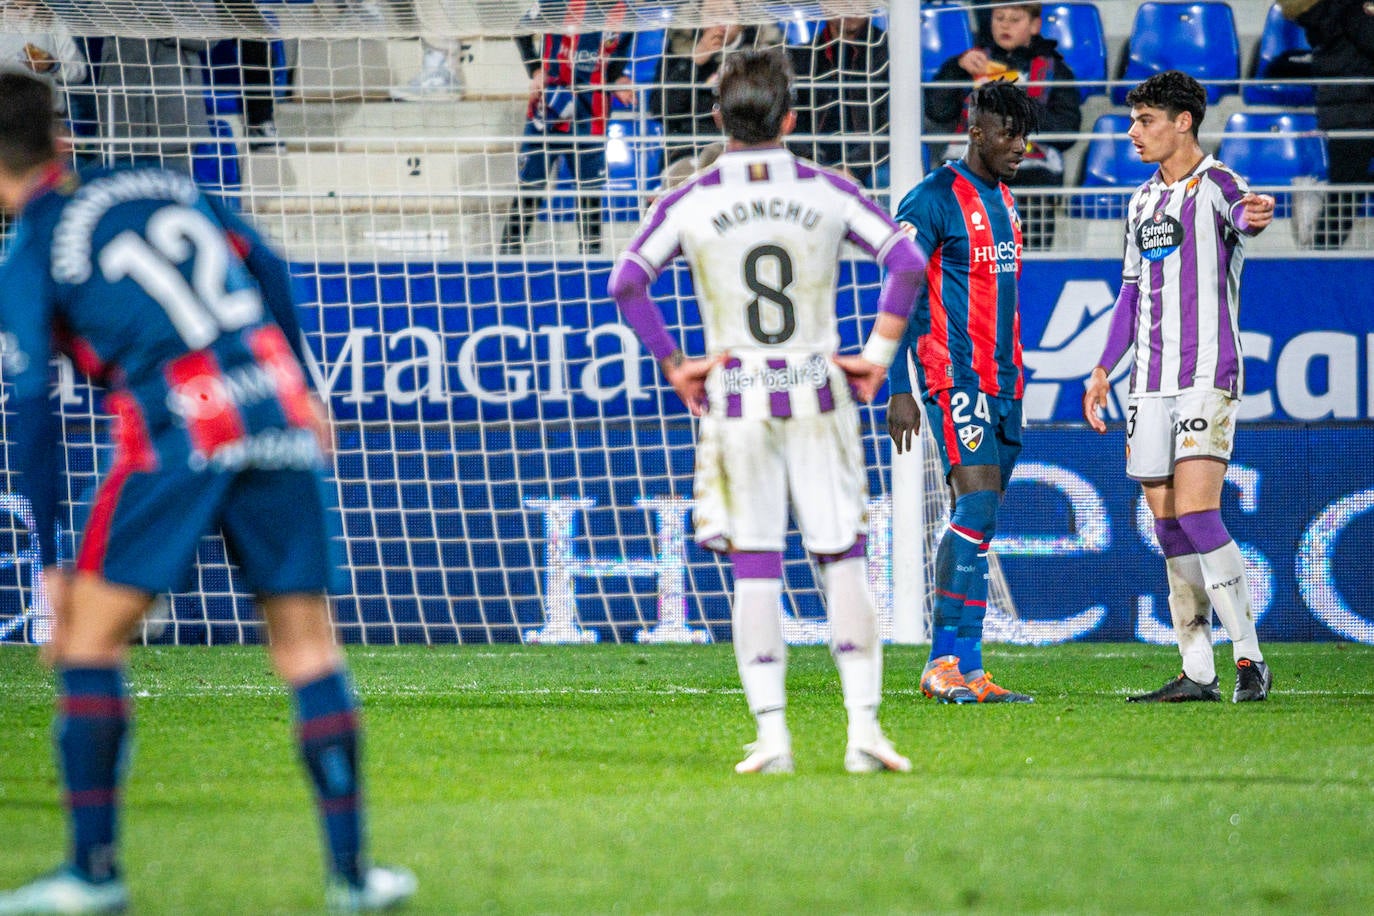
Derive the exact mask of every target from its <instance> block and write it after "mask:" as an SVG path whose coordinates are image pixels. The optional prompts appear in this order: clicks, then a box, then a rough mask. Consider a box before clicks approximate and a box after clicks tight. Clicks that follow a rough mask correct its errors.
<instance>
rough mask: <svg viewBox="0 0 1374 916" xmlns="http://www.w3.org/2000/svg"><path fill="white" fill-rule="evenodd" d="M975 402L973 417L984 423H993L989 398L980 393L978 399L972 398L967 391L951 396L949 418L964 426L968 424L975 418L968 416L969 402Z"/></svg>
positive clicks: (957, 392)
mask: <svg viewBox="0 0 1374 916" xmlns="http://www.w3.org/2000/svg"><path fill="white" fill-rule="evenodd" d="M970 401H972V402H973V416H974V417H977V418H978V419H980V420H982V421H983V422H984V423H991V422H992V413H991V412H990V411H989V410H988V396H987V395H986V394H984V393H983V392H981V391H980V392H978V397H977V398H976V399H975V398H972V397H970V396H969V393H968V392H967V391H956V392H954V393H952V394H951V395H950V396H949V417H950V419H951V420H953V421H954V422H955V423H957V424H959V425H961V426H962V425H963V424H965V423H968V422H969V421H970V420H971V419H973V417H970V416H969V415H968V408H969V402H970Z"/></svg>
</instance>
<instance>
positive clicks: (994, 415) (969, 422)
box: [887, 82, 1037, 703]
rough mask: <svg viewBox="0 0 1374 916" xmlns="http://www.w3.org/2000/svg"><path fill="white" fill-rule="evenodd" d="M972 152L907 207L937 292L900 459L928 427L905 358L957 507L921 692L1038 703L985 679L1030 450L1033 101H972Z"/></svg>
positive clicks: (939, 172) (899, 401)
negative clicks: (1000, 533) (1008, 501)
mask: <svg viewBox="0 0 1374 916" xmlns="http://www.w3.org/2000/svg"><path fill="white" fill-rule="evenodd" d="M969 117H970V122H969V123H970V125H971V126H970V127H969V132H968V137H969V143H968V150H967V152H965V154H964V157H963V158H962V159H960V160H958V161H957V162H948V163H946V164H945V165H943V166H941V167H940V168H938V169H936V170H935V171H934V172H932V173H931V174H929V175H928V176H926V178H925V180H924V181H922V182H921V183H920V184H919V185H917V186H916V188H915V189H914V190H912V191H911V193H910V194H908V195H907V196H906V197H905V198H904V199H903V200H902V203H901V206H900V207H899V208H898V210H897V220H898V222H900V223H901V225H902V226H903V227H904V228H905V229H906V230H907V232H908V233H910V234H911V236H912V238H914V239H915V240H916V245H917V246H918V247H919V248H920V249H921V251H922V252H923V253H924V254H925V256H926V259H927V265H926V281H927V282H926V293H925V295H924V296H922V298H921V301H920V303H919V304H918V305H917V311H916V316H915V317H914V318H913V319H912V322H911V325H910V326H909V327H908V328H907V332H906V337H905V339H904V342H905V346H904V347H903V349H902V352H900V353H899V354H898V355H897V359H896V361H895V362H894V363H893V364H892V372H891V375H890V382H891V386H892V395H891V398H890V400H889V401H888V407H887V426H888V432H889V433H890V434H891V436H892V441H893V443H894V444H895V447H896V448H897V451H899V452H901V451H903V450H905V449H906V448H909V447H910V445H911V442H912V438H911V437H913V436H915V435H917V434H918V433H919V431H920V427H921V411H920V407H919V406H918V405H917V403H916V399H915V397H914V396H913V394H912V388H911V380H910V377H909V374H908V372H907V363H906V354H907V351H908V350H910V351H911V352H912V353H913V354H914V355H915V363H916V369H917V374H918V375H919V377H920V385H921V393H922V400H923V401H924V403H925V411H926V415H927V417H928V418H929V421H930V423H931V429H932V432H933V433H934V434H935V441H936V443H937V445H938V447H939V449H940V457H941V459H942V461H943V462H944V467H945V476H946V479H947V480H948V481H949V484H950V487H951V489H952V491H953V497H954V511H953V513H952V517H951V518H950V524H949V528H948V529H947V530H946V531H945V533H944V536H943V537H942V538H941V540H940V546H939V549H938V550H937V551H936V554H935V589H936V595H935V613H934V618H935V619H934V620H933V621H932V630H933V632H932V640H931V651H930V661H929V662H928V663H927V665H926V668H925V671H924V672H922V675H921V689H922V691H924V692H925V694H926V695H927V696H933V697H936V698H938V699H939V700H941V701H942V702H946V703H972V702H980V703H1028V702H1030V701H1031V698H1030V697H1028V696H1026V695H1024V694H1020V693H1015V692H1013V691H1010V690H1006V689H1004V688H1002V687H999V686H997V685H996V684H994V683H993V681H992V678H991V677H990V676H989V675H988V674H987V672H986V671H984V670H983V617H984V615H985V614H986V613H987V594H988V585H987V571H988V560H987V552H988V545H989V542H991V540H992V537H993V533H994V531H995V530H996V526H997V507H998V504H999V502H1000V501H1001V497H1002V493H1003V491H1004V490H1005V489H1006V486H1007V481H1008V480H1010V478H1011V472H1012V468H1013V467H1015V465H1016V459H1017V456H1018V455H1019V454H1020V452H1021V396H1022V392H1023V387H1024V382H1023V380H1022V373H1021V329H1020V312H1019V302H1018V291H1017V282H1018V279H1019V277H1020V275H1021V221H1020V218H1019V217H1018V216H1017V213H1016V204H1015V202H1014V201H1013V200H1012V195H1011V191H1010V190H1008V189H1007V186H1006V185H1005V184H1004V183H1003V182H1005V181H1008V180H1010V179H1011V178H1013V177H1014V176H1015V175H1016V169H1017V167H1018V166H1019V165H1020V164H1021V160H1022V158H1023V157H1024V156H1025V151H1026V137H1027V136H1028V135H1029V134H1030V133H1031V132H1032V131H1033V130H1034V129H1035V127H1036V124H1037V120H1036V118H1037V112H1036V108H1035V105H1034V103H1033V102H1032V101H1031V100H1030V98H1029V97H1028V96H1027V95H1026V93H1025V92H1023V91H1022V90H1021V89H1020V88H1019V87H1017V86H1014V85H1012V84H1011V83H1008V82H991V83H986V84H984V85H982V86H980V87H978V88H977V89H975V90H974V91H973V93H972V94H971V95H970V96H969Z"/></svg>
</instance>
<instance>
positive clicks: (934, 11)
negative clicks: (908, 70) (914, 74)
mask: <svg viewBox="0 0 1374 916" xmlns="http://www.w3.org/2000/svg"><path fill="white" fill-rule="evenodd" d="M973 44H974V37H973V23H972V21H971V20H970V19H969V11H968V7H966V6H964V5H962V4H953V5H949V4H938V3H932V4H923V5H922V6H921V80H922V82H926V81H929V80H933V79H934V78H935V74H936V73H937V72H938V71H939V69H940V65H941V64H943V63H944V62H945V61H946V60H947V59H949V58H951V57H953V56H954V55H956V54H962V53H964V52H965V51H967V50H968V49H969V48H971V47H973Z"/></svg>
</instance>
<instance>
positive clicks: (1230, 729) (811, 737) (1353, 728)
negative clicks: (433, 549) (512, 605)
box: [0, 643, 1374, 914]
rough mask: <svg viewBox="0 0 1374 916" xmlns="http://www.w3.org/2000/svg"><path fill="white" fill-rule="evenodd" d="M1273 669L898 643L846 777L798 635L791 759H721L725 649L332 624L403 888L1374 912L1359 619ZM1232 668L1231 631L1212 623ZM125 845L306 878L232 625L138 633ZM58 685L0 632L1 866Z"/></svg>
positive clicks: (155, 875)
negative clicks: (993, 703)
mask: <svg viewBox="0 0 1374 916" xmlns="http://www.w3.org/2000/svg"><path fill="white" fill-rule="evenodd" d="M1268 649H1269V660H1270V662H1271V664H1272V666H1273V668H1274V670H1275V676H1276V681H1275V685H1276V686H1275V694H1274V695H1273V696H1272V697H1271V698H1270V700H1269V702H1267V703H1255V704H1247V705H1242V706H1233V705H1232V704H1230V703H1229V702H1227V703H1219V704H1188V705H1184V706H1176V707H1173V706H1128V705H1127V704H1126V703H1124V702H1123V698H1124V696H1125V694H1126V693H1127V692H1128V691H1129V690H1136V689H1147V688H1153V687H1155V686H1158V684H1160V683H1162V682H1163V681H1164V679H1166V678H1167V677H1169V676H1170V675H1171V674H1173V673H1175V672H1176V671H1177V666H1178V661H1177V655H1176V653H1175V651H1174V650H1173V649H1172V648H1165V647H1150V646H1143V645H1101V644H1097V645H1094V644H1078V645H1070V646H1060V647H1051V648H1041V649H1025V648H1016V647H1005V646H994V647H991V648H990V651H989V668H990V669H991V670H992V671H994V673H995V675H996V676H997V677H998V679H999V680H1000V681H1002V682H1003V683H1005V684H1007V685H1009V686H1012V687H1015V688H1016V689H1018V690H1026V691H1029V692H1030V693H1033V694H1035V695H1036V697H1037V703H1036V704H1035V705H1034V706H1023V707H974V708H969V707H953V706H937V705H936V704H934V703H933V702H931V701H929V700H926V699H924V698H921V697H920V696H919V691H918V690H917V689H916V687H915V682H916V672H917V671H918V669H919V666H920V664H921V662H922V661H923V660H924V655H925V652H924V650H923V649H921V648H917V647H891V648H889V650H888V652H887V655H886V659H887V678H886V680H887V694H886V702H885V704H884V707H883V722H884V725H885V728H886V730H887V732H888V734H889V736H891V737H892V739H893V740H894V743H896V745H897V746H898V748H899V749H901V750H902V751H904V752H905V753H907V754H909V755H910V756H911V757H912V758H913V760H914V761H915V772H913V773H911V774H909V775H896V774H880V775H875V776H850V775H848V774H846V773H845V772H844V770H843V767H842V758H843V752H844V714H843V710H842V709H841V706H840V697H839V687H838V680H837V678H836V676H835V673H834V669H833V667H832V665H831V663H830V659H829V657H828V656H827V654H826V652H825V650H824V649H823V648H820V647H808V648H801V649H794V650H793V651H792V654H791V664H790V670H789V679H788V680H789V687H790V700H791V706H790V709H789V719H790V724H791V727H792V733H793V739H794V742H795V752H796V759H797V773H796V774H795V775H793V776H778V777H750V778H746V777H739V776H736V775H735V774H734V773H733V772H732V766H733V764H734V763H735V762H736V761H737V760H738V759H739V758H740V757H741V756H742V751H741V745H742V744H744V743H745V742H746V741H747V740H749V739H750V738H751V737H752V731H753V729H752V722H751V720H750V719H749V716H748V714H747V712H746V710H745V708H744V700H743V696H742V694H741V693H740V690H739V686H738V683H737V680H736V675H735V670H734V658H733V656H732V654H731V650H730V648H729V647H728V646H706V647H659V648H639V647H631V646H604V647H603V646H591V647H578V648H573V647H566V648H560V647H548V648H528V647H517V646H511V647H503V646H491V647H446V648H434V649H427V648H416V647H411V648H368V647H355V648H352V649H350V650H349V658H350V661H351V663H352V665H353V670H354V673H355V675H356V679H357V683H358V686H359V689H360V692H361V693H362V694H363V698H364V718H365V722H366V724H367V727H368V730H369V731H368V736H367V746H366V758H367V766H368V773H367V776H368V794H369V799H370V803H371V812H370V820H371V829H372V834H373V841H374V842H373V851H374V854H375V858H376V859H377V860H378V861H381V862H396V863H400V864H405V865H409V866H410V867H411V868H413V869H414V870H415V871H416V873H417V874H418V875H419V878H420V893H419V895H418V897H417V899H416V901H415V905H414V906H413V907H412V911H413V912H419V913H470V912H478V913H778V914H784V913H785V914H799V913H912V912H954V911H965V910H971V911H987V912H997V913H1007V912H1055V913H1059V912H1119V913H1177V912H1215V913H1224V912H1248V911H1263V912H1274V911H1294V912H1297V911H1302V912H1338V911H1340V912H1350V913H1368V912H1374V881H1371V880H1370V877H1371V875H1374V864H1371V862H1374V860H1371V850H1374V648H1370V647H1365V646H1357V645H1349V644H1333V643H1327V644H1308V645H1294V644H1275V645H1272V646H1269V647H1268ZM1218 667H1219V669H1220V670H1221V671H1222V672H1223V680H1222V688H1223V693H1224V694H1225V695H1226V696H1227V697H1229V695H1230V687H1231V683H1230V681H1231V674H1230V672H1231V670H1232V669H1231V666H1230V652H1229V648H1226V647H1219V649H1218ZM131 690H132V692H133V694H134V696H135V704H136V714H137V717H138V721H137V725H136V732H135V734H136V739H135V747H134V768H133V776H132V779H131V781H130V783H129V785H128V788H127V793H126V797H127V801H128V811H127V816H126V820H125V824H124V838H125V865H126V871H127V875H128V878H129V881H130V885H131V890H132V893H133V898H134V910H135V912H137V913H141V914H162V913H167V914H173V913H176V914H182V913H192V914H195V913H226V914H228V913H234V914H238V913H301V912H313V911H315V910H316V908H317V907H318V906H319V905H320V901H321V899H322V891H321V886H322V873H321V863H320V852H319V840H318V836H317V828H316V824H315V821H314V817H313V814H312V811H311V805H310V800H309V795H308V792H307V789H306V784H305V780H304V777H303V775H302V773H301V771H300V769H299V767H298V766H297V764H296V759H295V755H294V750H293V746H292V743H291V737H290V716H289V709H288V704H287V698H286V695H285V693H284V691H283V690H282V689H281V688H280V687H278V686H277V685H276V683H275V681H274V680H273V678H272V677H271V674H270V671H269V669H268V665H267V661H266V656H265V655H264V654H263V652H262V651H261V650H260V649H252V648H182V649H172V648H151V649H138V650H135V652H134V657H133V664H132V667H131ZM51 709H52V688H51V684H50V679H49V677H48V675H47V673H46V672H45V671H44V670H43V669H42V668H41V667H40V666H39V664H38V662H37V658H36V655H35V653H34V652H33V651H32V650H28V649H5V650H3V651H0V886H13V885H15V884H17V883H19V882H21V881H23V880H25V879H27V878H29V877H32V876H33V875H34V874H36V873H38V872H40V871H43V870H45V869H46V868H48V867H51V866H52V865H53V864H55V863H56V862H57V861H58V860H59V859H60V858H61V856H62V850H63V839H62V821H61V815H60V811H59V809H58V805H57V785H56V779H55V775H54V766H53V763H52V757H51V749H50V738H49V717H50V714H51Z"/></svg>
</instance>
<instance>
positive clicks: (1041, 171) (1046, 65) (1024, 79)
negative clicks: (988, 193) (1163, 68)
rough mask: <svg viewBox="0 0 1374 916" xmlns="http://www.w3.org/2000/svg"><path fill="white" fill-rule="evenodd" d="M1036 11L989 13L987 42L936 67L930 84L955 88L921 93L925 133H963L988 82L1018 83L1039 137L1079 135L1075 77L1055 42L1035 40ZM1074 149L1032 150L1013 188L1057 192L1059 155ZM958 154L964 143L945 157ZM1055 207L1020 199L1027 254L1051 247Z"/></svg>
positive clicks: (1058, 143)
mask: <svg viewBox="0 0 1374 916" xmlns="http://www.w3.org/2000/svg"><path fill="white" fill-rule="evenodd" d="M1040 7H1041V4H1039V3H1018V4H1015V5H1013V6H1000V7H997V8H996V9H994V10H993V11H992V28H991V39H992V40H991V42H986V43H984V45H981V46H979V47H975V48H969V49H968V50H967V51H964V52H963V53H961V54H958V55H955V56H954V57H951V58H949V59H948V60H946V61H945V62H944V64H942V65H941V67H940V69H939V71H938V72H937V73H936V74H935V82H937V83H957V84H960V85H958V86H955V87H948V88H947V87H944V86H934V87H931V88H929V89H927V90H926V93H925V115H926V119H927V122H928V125H927V126H928V127H929V129H930V130H932V131H933V132H938V133H950V134H954V133H959V134H961V133H964V132H965V131H967V129H968V109H967V102H968V94H969V90H970V89H971V88H972V86H981V85H982V84H983V83H985V82H988V81H989V80H994V79H1004V80H1017V81H1018V82H1019V83H1020V84H1021V85H1022V87H1023V88H1024V89H1025V90H1026V93H1027V94H1028V95H1029V96H1030V97H1031V100H1032V101H1034V102H1035V103H1036V107H1037V109H1038V110H1039V112H1040V124H1039V130H1040V131H1041V132H1042V133H1048V134H1057V133H1075V132H1077V131H1078V129H1079V127H1080V125H1081V124H1082V122H1083V112H1082V109H1081V107H1080V104H1081V100H1080V98H1079V95H1078V89H1077V88H1075V87H1074V86H1073V85H1072V82H1073V80H1074V74H1073V70H1072V69H1070V68H1069V65H1068V64H1067V63H1065V62H1064V58H1063V56H1062V55H1060V53H1059V48H1058V45H1057V43H1056V42H1055V41H1054V40H1053V39H1051V38H1046V37H1044V36H1043V35H1041V34H1040V24H1041V23H1040ZM970 80H972V86H970V85H969V82H970ZM1061 83H1062V84H1063V85H1056V84H1061ZM1071 146H1073V141H1072V140H1052V141H1043V140H1037V141H1032V142H1031V143H1029V145H1028V148H1027V150H1026V158H1025V160H1024V161H1023V162H1022V163H1021V168H1020V170H1019V171H1018V172H1017V174H1016V178H1015V179H1013V180H1012V189H1013V190H1018V189H1020V188H1025V187H1058V186H1062V185H1063V184H1064V157H1063V153H1064V151H1065V150H1067V149H1068V148H1069V147H1071ZM963 150H964V144H962V143H952V144H950V145H949V147H948V148H947V149H946V150H945V151H944V155H943V158H944V159H945V160H949V159H958V158H959V157H961V156H962V155H963ZM1057 200H1058V199H1057V197H1055V196H1053V195H1045V196H1039V195H1025V194H1018V195H1017V210H1018V211H1019V214H1020V216H1021V222H1022V232H1023V241H1024V244H1025V246H1026V247H1027V248H1042V249H1043V248H1049V247H1050V246H1052V245H1053V244H1054V211H1055V206H1056V203H1057Z"/></svg>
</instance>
